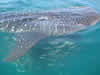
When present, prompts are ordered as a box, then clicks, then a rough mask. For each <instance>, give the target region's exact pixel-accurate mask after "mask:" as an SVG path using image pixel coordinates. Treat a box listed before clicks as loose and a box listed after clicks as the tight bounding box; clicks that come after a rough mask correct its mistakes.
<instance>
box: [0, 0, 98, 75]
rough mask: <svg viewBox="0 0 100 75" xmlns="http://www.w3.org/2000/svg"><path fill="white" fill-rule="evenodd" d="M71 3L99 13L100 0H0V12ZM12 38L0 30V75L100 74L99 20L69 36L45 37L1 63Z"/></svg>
mask: <svg viewBox="0 0 100 75" xmlns="http://www.w3.org/2000/svg"><path fill="white" fill-rule="evenodd" d="M75 6H88V7H91V8H94V9H95V10H97V11H98V12H99V13H100V0H0V13H8V12H34V11H44V10H51V9H57V8H69V7H75ZM13 37H14V35H13V34H10V33H6V32H0V75H100V51H99V50H100V22H99V23H97V24H96V25H94V26H91V27H88V28H87V29H85V30H82V31H79V32H76V33H74V34H72V35H63V36H58V37H47V38H45V39H43V40H40V41H39V42H38V43H37V44H36V45H35V46H34V47H32V48H31V49H30V51H29V52H27V53H26V54H25V55H24V56H23V57H21V58H19V59H17V60H16V61H14V62H9V63H7V62H3V61H2V59H3V58H4V57H5V56H7V54H8V53H9V51H10V50H11V49H12V47H13V45H14V43H15V41H14V40H13ZM20 72H23V73H21V74H20Z"/></svg>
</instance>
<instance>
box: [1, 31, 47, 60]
mask: <svg viewBox="0 0 100 75" xmlns="http://www.w3.org/2000/svg"><path fill="white" fill-rule="evenodd" d="M45 37H46V36H45V35H44V34H42V33H39V32H21V33H16V44H15V46H14V48H13V49H12V50H11V52H10V53H9V54H8V56H7V57H5V58H4V59H3V61H4V62H11V61H14V60H16V59H17V58H19V57H21V56H24V54H25V53H26V52H27V51H28V50H29V49H30V48H32V46H34V45H35V44H36V43H37V42H38V41H39V40H41V39H43V38H45Z"/></svg>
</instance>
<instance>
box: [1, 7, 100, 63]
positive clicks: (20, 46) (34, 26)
mask: <svg viewBox="0 0 100 75" xmlns="http://www.w3.org/2000/svg"><path fill="white" fill-rule="evenodd" d="M99 20H100V16H99V14H98V13H97V12H96V11H95V10H93V9H92V8H89V7H80V8H67V9H59V10H58V9H57V10H51V11H44V12H38V13H11V14H10V13H9V14H0V30H1V31H3V32H9V33H15V34H16V44H15V46H14V48H13V49H12V50H11V52H9V54H8V56H7V57H5V58H4V61H6V62H7V61H8V62H10V61H14V60H16V59H17V58H19V57H21V56H24V54H25V53H26V52H27V51H28V50H29V49H30V48H32V46H34V45H35V44H36V43H37V42H38V41H39V40H41V39H43V38H45V37H47V36H59V35H64V34H71V33H73V32H77V31H80V30H82V29H85V28H87V27H88V26H90V25H95V24H96V23H97V22H98V21H99Z"/></svg>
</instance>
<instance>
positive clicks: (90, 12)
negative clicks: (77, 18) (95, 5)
mask: <svg viewBox="0 0 100 75" xmlns="http://www.w3.org/2000/svg"><path fill="white" fill-rule="evenodd" d="M83 13H84V15H86V17H87V22H88V24H87V25H95V24H96V23H97V22H98V21H100V14H99V13H98V12H97V11H95V10H94V9H92V8H88V9H87V10H85V11H84V12H83Z"/></svg>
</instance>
